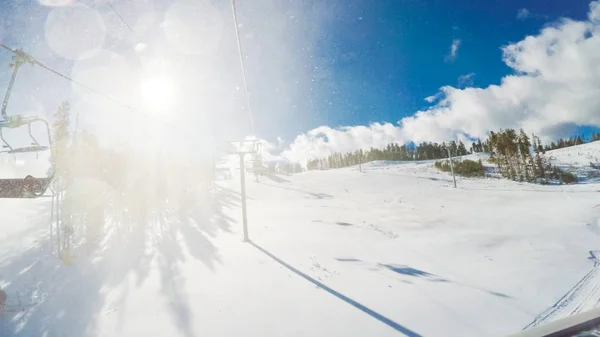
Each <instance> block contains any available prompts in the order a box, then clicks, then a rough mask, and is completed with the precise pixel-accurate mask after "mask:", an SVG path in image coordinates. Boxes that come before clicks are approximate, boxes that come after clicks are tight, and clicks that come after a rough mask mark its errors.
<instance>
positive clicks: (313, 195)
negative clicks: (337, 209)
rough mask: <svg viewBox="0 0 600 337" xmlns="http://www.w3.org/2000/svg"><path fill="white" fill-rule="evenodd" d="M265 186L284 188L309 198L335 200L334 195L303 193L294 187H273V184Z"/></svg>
mask: <svg viewBox="0 0 600 337" xmlns="http://www.w3.org/2000/svg"><path fill="white" fill-rule="evenodd" d="M264 185H267V186H271V187H276V188H282V189H284V190H288V191H294V192H298V193H303V194H307V195H308V196H309V197H311V198H314V199H331V198H333V195H331V194H327V193H319V192H309V191H303V190H300V189H297V188H293V187H288V186H278V185H273V184H264Z"/></svg>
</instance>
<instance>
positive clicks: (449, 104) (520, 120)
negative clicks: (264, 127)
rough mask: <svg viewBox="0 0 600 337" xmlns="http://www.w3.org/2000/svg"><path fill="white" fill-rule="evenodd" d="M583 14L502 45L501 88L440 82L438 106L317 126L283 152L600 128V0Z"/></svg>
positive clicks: (303, 154)
mask: <svg viewBox="0 0 600 337" xmlns="http://www.w3.org/2000/svg"><path fill="white" fill-rule="evenodd" d="M588 17H589V20H587V21H573V20H568V19H563V20H561V21H559V22H556V23H554V24H553V25H551V26H547V27H546V28H544V29H543V30H541V31H540V33H539V34H537V35H535V36H527V37H526V38H524V39H523V40H522V41H520V42H517V43H513V44H510V45H507V46H504V47H503V48H502V50H503V61H504V62H505V63H506V64H507V65H508V66H509V67H511V68H512V69H513V70H514V74H511V75H507V76H505V77H504V78H502V80H501V82H500V84H498V85H490V86H488V87H486V88H474V87H467V88H463V89H461V88H455V87H452V86H444V87H442V88H440V93H439V95H441V97H440V99H439V101H438V103H437V104H435V105H434V106H432V107H430V108H429V109H427V110H423V111H417V112H416V113H415V114H413V115H412V116H410V117H406V118H403V119H402V120H401V121H399V122H398V124H389V123H386V124H372V125H370V126H354V127H344V128H339V129H331V128H329V127H325V126H322V127H319V128H316V129H314V130H311V131H309V132H307V133H306V134H303V135H300V136H298V137H297V138H296V140H295V141H294V142H293V143H292V144H291V146H290V148H289V149H288V150H287V151H285V152H284V155H285V156H287V157H289V158H296V159H303V158H304V159H305V158H308V157H320V156H324V155H327V154H329V153H332V152H337V151H342V152H343V151H351V150H355V149H357V148H368V147H370V146H373V147H378V146H385V145H386V144H387V143H389V142H400V143H403V142H406V141H416V142H421V141H446V140H449V139H456V138H463V137H486V135H487V133H488V132H489V131H490V130H497V129H498V128H521V127H522V128H523V129H525V130H526V131H527V132H535V133H536V134H539V135H540V136H542V138H543V139H544V138H546V139H548V138H553V137H557V136H562V134H561V132H562V131H564V130H565V129H566V128H568V127H572V126H573V125H594V126H599V127H600V1H597V2H593V3H592V4H591V5H590V12H589V15H588ZM430 97H435V96H430ZM428 99H429V98H428ZM432 101H433V98H432Z"/></svg>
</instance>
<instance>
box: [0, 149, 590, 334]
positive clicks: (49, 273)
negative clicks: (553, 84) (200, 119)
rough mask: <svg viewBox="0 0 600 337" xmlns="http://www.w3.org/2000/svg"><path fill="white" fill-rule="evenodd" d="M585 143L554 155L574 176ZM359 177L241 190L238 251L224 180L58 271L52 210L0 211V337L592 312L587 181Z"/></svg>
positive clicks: (299, 328) (394, 169)
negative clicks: (0, 295)
mask: <svg viewBox="0 0 600 337" xmlns="http://www.w3.org/2000/svg"><path fill="white" fill-rule="evenodd" d="M599 145H600V142H596V143H593V144H587V145H583V146H577V147H573V148H568V149H561V150H556V151H552V152H553V153H552V156H554V158H556V160H557V162H561V163H569V164H572V165H574V166H578V167H582V166H583V165H588V166H589V161H588V158H587V156H589V155H590V154H589V153H594V151H597V150H598V146H599ZM595 153H597V152H595ZM592 156H593V154H592ZM360 169H361V170H362V172H361V171H359V168H358V167H350V168H345V169H337V170H329V171H309V172H304V173H301V174H294V175H281V174H277V175H271V176H263V177H260V179H259V182H256V181H255V179H254V177H253V176H252V175H250V174H249V175H247V182H246V186H247V196H248V198H247V205H248V231H249V237H250V240H251V241H250V242H242V232H243V230H242V220H241V209H240V205H241V199H240V184H239V171H235V170H234V172H233V177H232V179H229V180H228V179H225V180H220V181H218V182H217V183H216V185H215V186H214V187H212V188H210V189H209V188H208V187H206V188H205V189H204V190H201V192H199V194H198V195H197V198H193V199H190V201H189V202H190V204H188V205H187V206H186V207H187V208H185V212H179V211H181V209H179V211H177V212H176V211H175V210H174V209H173V208H172V206H169V203H168V202H164V203H156V204H152V205H153V206H152V207H154V209H152V212H151V213H150V214H149V215H148V218H147V221H146V222H145V223H143V224H140V226H139V227H137V228H133V229H127V230H125V229H123V228H117V227H115V226H112V227H110V231H108V232H109V234H108V237H107V238H106V239H105V240H104V242H103V243H102V246H101V247H100V248H99V249H96V250H94V251H89V252H87V251H85V250H80V251H78V253H77V256H76V258H75V260H74V262H73V263H72V264H71V265H65V264H63V263H62V262H60V260H59V259H58V258H57V257H56V256H55V255H50V242H49V237H48V234H49V217H50V214H49V210H50V198H40V199H37V200H31V199H26V200H16V199H13V200H0V210H1V211H2V214H3V219H2V221H0V286H1V287H2V288H3V289H5V290H6V292H7V293H8V296H9V303H11V304H12V305H15V306H20V308H21V309H22V311H19V312H16V313H11V312H7V313H5V314H4V316H3V317H2V318H0V324H1V325H0V336H46V337H53V336H56V337H59V336H60V337H81V336H186V337H190V336H241V335H244V336H397V335H406V336H440V335H444V336H504V335H507V334H510V333H514V332H517V331H519V330H522V329H524V328H526V327H528V326H533V325H538V324H542V323H544V322H547V321H549V320H554V319H557V318H560V317H564V316H566V315H570V314H574V313H577V312H580V311H582V310H586V309H589V308H593V307H595V306H596V305H597V304H598V301H599V300H600V291H599V290H598V286H597V285H598V284H599V282H600V273H599V272H598V270H597V269H596V264H597V261H596V258H595V257H596V253H595V251H596V250H599V249H600V222H599V219H600V207H596V206H597V205H598V204H600V193H599V190H600V185H599V183H598V182H597V181H583V183H580V184H576V185H556V186H540V185H534V184H528V183H518V182H511V181H507V180H504V179H490V178H486V179H467V178H460V177H459V178H457V184H458V188H456V189H454V188H453V187H452V186H453V184H452V177H451V175H449V174H447V173H441V172H438V171H437V170H435V169H434V168H433V167H432V162H407V163H404V162H372V163H367V164H364V165H362V166H361V168H360ZM209 190H210V191H209ZM141 197H143V195H142V196H141ZM19 303H20V304H19Z"/></svg>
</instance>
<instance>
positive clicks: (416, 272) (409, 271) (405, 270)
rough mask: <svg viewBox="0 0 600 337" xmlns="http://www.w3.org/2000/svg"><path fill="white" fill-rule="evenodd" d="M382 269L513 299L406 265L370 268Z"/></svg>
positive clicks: (352, 259)
mask: <svg viewBox="0 0 600 337" xmlns="http://www.w3.org/2000/svg"><path fill="white" fill-rule="evenodd" d="M336 260H337V261H339V262H345V263H348V262H351V263H359V264H362V263H364V262H363V261H362V260H360V259H355V258H336ZM381 268H384V269H387V270H390V271H393V272H394V273H397V274H399V275H402V276H408V277H413V278H421V279H424V280H427V281H429V282H435V283H452V284H455V285H459V286H463V287H467V288H470V289H473V290H476V291H481V292H484V293H486V294H489V295H492V296H496V297H500V298H506V299H510V298H512V297H511V296H509V295H506V294H503V293H500V292H496V291H492V290H488V289H484V288H482V287H479V286H476V285H472V284H467V283H463V282H459V281H456V280H451V279H447V278H444V277H440V276H438V275H435V274H431V273H429V272H426V271H424V270H420V269H416V268H412V267H409V266H406V265H396V264H384V263H378V264H377V265H376V266H375V267H369V269H370V270H373V271H379V270H380V269H381ZM399 281H400V282H402V283H406V284H413V283H412V282H410V281H407V280H406V279H401V280H399Z"/></svg>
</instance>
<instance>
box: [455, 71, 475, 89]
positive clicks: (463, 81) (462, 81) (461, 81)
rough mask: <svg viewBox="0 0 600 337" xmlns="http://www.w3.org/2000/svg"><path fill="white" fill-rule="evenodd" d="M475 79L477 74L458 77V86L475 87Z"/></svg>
mask: <svg viewBox="0 0 600 337" xmlns="http://www.w3.org/2000/svg"><path fill="white" fill-rule="evenodd" d="M473 77H475V73H468V74H465V75H460V76H459V77H458V81H457V86H458V87H462V88H464V87H470V86H473Z"/></svg>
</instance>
